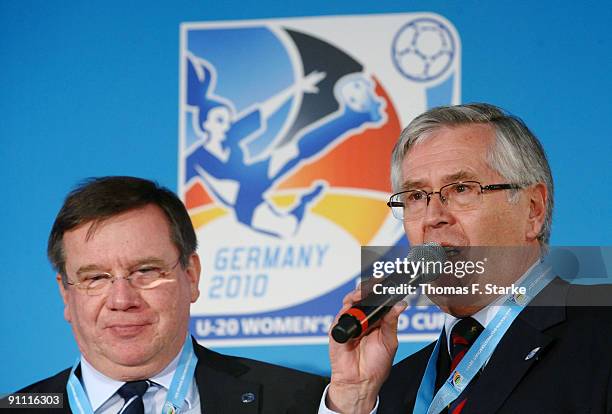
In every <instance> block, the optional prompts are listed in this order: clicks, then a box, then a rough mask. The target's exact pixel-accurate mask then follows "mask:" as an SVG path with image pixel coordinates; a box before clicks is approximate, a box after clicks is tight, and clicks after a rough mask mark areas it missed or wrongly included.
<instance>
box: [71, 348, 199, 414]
mask: <svg viewBox="0 0 612 414" xmlns="http://www.w3.org/2000/svg"><path fill="white" fill-rule="evenodd" d="M187 340H189V338H188V339H187ZM180 356H181V352H179V353H178V355H177V356H176V357H175V358H174V359H173V360H172V361H171V362H170V363H169V364H168V365H166V367H165V368H164V369H163V370H161V371H160V372H159V373H158V374H156V375H154V376H152V377H151V378H149V380H150V381H152V382H154V383H155V384H157V385H158V386H161V387H163V388H165V389H166V391H167V390H169V389H170V384H171V383H172V377H173V376H174V372H175V371H176V367H177V365H178V361H179V358H180ZM81 375H82V377H83V387H84V388H85V392H86V393H87V397H88V398H89V402H90V403H91V408H92V409H93V410H94V411H96V410H97V409H98V408H100V407H101V406H102V404H104V403H105V402H106V401H107V400H108V399H109V398H111V397H112V396H113V395H114V394H115V393H116V392H117V390H118V389H119V388H121V387H122V386H123V384H125V381H118V380H115V379H112V378H109V377H107V376H106V375H104V374H102V373H101V372H100V371H98V370H97V369H95V368H94V367H93V365H91V364H90V363H89V362H88V361H87V360H86V359H85V357H84V356H83V355H81ZM193 384H194V382H193V381H192V383H191V385H190V386H189V390H188V391H187V395H186V396H185V400H186V401H187V405H188V407H189V409H191V407H192V405H193V401H194V398H195V394H194V392H195V391H194V389H193V388H194V387H193Z"/></svg>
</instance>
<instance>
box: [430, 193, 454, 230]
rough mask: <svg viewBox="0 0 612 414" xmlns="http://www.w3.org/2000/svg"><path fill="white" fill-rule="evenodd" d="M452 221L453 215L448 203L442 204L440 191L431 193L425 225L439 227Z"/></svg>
mask: <svg viewBox="0 0 612 414" xmlns="http://www.w3.org/2000/svg"><path fill="white" fill-rule="evenodd" d="M451 221H452V216H451V214H450V213H449V211H448V209H447V208H446V205H444V204H442V199H441V198H440V193H432V194H430V195H429V197H428V203H427V207H426V208H425V216H424V217H423V226H424V227H432V228H438V227H441V226H444V225H446V224H450V223H451Z"/></svg>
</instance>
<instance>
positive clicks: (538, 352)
mask: <svg viewBox="0 0 612 414" xmlns="http://www.w3.org/2000/svg"><path fill="white" fill-rule="evenodd" d="M567 288H568V285H567V284H566V283H565V282H562V281H560V280H558V279H555V280H553V281H552V282H551V283H550V285H549V286H547V287H546V288H545V289H544V290H543V291H542V292H541V295H540V296H538V297H536V298H535V299H534V301H533V303H532V305H530V306H529V307H527V308H526V309H524V310H523V312H521V313H520V314H519V316H518V317H517V318H516V320H515V321H514V323H513V324H512V325H511V326H510V328H509V329H508V331H507V332H506V334H505V335H504V337H503V338H502V340H501V341H500V343H499V344H498V346H497V348H496V349H495V352H494V353H493V355H492V356H491V359H490V360H489V362H488V363H487V365H486V366H485V369H484V370H483V371H482V373H481V375H480V378H478V380H477V381H476V382H475V383H474V384H473V386H471V387H468V389H467V392H466V396H467V398H468V403H467V405H466V407H465V410H464V411H463V412H464V413H465V414H468V413H473V414H477V413H478V414H481V413H482V414H489V413H494V412H497V410H498V409H499V408H500V407H501V405H502V404H503V403H504V401H505V400H506V399H507V398H508V396H509V395H510V393H511V392H512V390H514V388H516V386H517V384H518V383H519V382H520V381H521V379H522V378H523V377H524V376H525V374H526V373H527V371H528V370H529V368H530V367H531V366H533V365H534V364H537V363H538V361H539V360H540V356H542V358H545V355H544V354H545V351H546V350H547V349H548V348H550V347H552V346H554V343H553V338H552V337H550V336H548V335H546V333H545V332H544V331H545V330H546V329H548V328H550V327H552V326H554V325H557V324H559V323H562V322H563V321H564V320H565V306H564V304H565V296H566V294H567ZM544 304H548V305H549V306H543V305H544ZM553 304H554V305H555V306H550V305H553Z"/></svg>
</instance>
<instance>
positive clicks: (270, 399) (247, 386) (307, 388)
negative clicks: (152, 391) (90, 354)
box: [18, 341, 327, 414]
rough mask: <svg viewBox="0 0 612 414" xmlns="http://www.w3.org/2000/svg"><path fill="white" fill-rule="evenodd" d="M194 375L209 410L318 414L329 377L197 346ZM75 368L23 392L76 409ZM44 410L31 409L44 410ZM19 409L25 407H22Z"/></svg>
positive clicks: (203, 407)
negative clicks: (70, 385)
mask: <svg viewBox="0 0 612 414" xmlns="http://www.w3.org/2000/svg"><path fill="white" fill-rule="evenodd" d="M194 351H195V354H196V356H197V357H198V363H197V365H196V371H195V379H196V383H197V385H198V392H199V393H200V404H201V410H202V413H204V414H217V413H219V414H226V413H227V414H235V413H236V414H239V413H244V414H247V413H248V414H256V413H258V414H265V413H269V414H273V413H274V414H276V413H295V414H297V413H304V414H310V413H316V412H317V409H318V407H319V402H320V400H321V396H322V395H323V390H324V389H325V386H326V385H327V379H325V378H323V377H319V376H317V375H313V374H308V373H305V372H301V371H296V370H293V369H289V368H285V367H280V366H277V365H272V364H267V363H265V362H260V361H255V360H252V359H247V358H238V357H232V356H227V355H222V354H219V353H217V352H213V351H211V350H209V349H207V348H204V347H202V346H200V345H198V344H197V343H196V342H195V341H194ZM69 375H70V369H66V370H64V371H62V372H60V373H58V374H57V375H55V376H53V377H50V378H47V379H44V380H42V381H39V382H37V383H35V384H32V385H30V386H28V387H26V388H24V389H22V390H20V391H18V392H30V393H34V392H55V393H63V394H64V409H63V410H58V409H55V410H52V409H48V411H49V412H53V413H62V412H65V413H69V412H71V410H70V407H69V402H68V396H67V394H66V384H67V382H68V377H69ZM245 393H253V394H255V400H254V401H253V402H251V403H243V402H242V398H241V397H242V395H243V394H245ZM44 411H45V410H44V409H32V410H31V412H32V413H38V414H41V413H43V412H44ZM19 412H20V413H24V412H26V410H19Z"/></svg>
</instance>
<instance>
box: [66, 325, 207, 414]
mask: <svg viewBox="0 0 612 414" xmlns="http://www.w3.org/2000/svg"><path fill="white" fill-rule="evenodd" d="M80 361H81V356H79V357H78V358H77V360H76V362H75V363H74V365H73V366H72V371H71V372H70V378H69V379H68V384H67V386H66V390H67V392H68V400H69V401H70V406H71V407H72V408H73V410H75V411H77V412H78V413H80V414H93V412H94V411H93V409H92V407H91V404H90V402H89V399H88V398H87V394H85V390H84V389H83V386H82V385H81V381H79V379H78V378H77V377H76V375H75V374H74V371H75V370H76V368H77V367H78V366H79V363H80ZM197 361H198V359H197V357H196V355H195V353H194V352H193V344H192V343H191V338H190V337H189V335H187V338H186V339H185V344H184V345H183V349H182V351H181V356H180V358H179V361H178V365H177V366H176V370H175V371H174V376H173V377H172V382H171V383H170V390H168V395H167V397H166V402H165V403H164V406H163V408H162V413H163V414H174V413H178V412H180V410H181V409H182V408H183V405H184V404H185V396H186V395H187V391H188V390H189V386H190V385H191V383H192V382H193V374H194V372H195V367H196V363H197Z"/></svg>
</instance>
